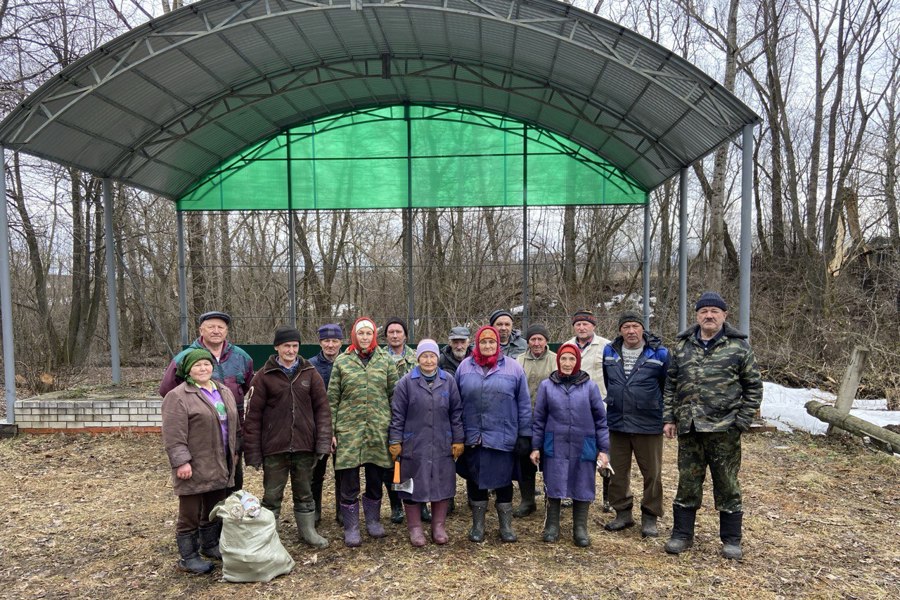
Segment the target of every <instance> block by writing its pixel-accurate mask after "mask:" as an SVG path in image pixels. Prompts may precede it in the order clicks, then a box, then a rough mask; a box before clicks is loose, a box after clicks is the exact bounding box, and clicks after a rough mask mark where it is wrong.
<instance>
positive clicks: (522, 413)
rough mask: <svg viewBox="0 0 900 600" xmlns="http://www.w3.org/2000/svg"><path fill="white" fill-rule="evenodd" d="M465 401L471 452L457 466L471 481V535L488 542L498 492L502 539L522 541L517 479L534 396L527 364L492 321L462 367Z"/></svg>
mask: <svg viewBox="0 0 900 600" xmlns="http://www.w3.org/2000/svg"><path fill="white" fill-rule="evenodd" d="M456 383H457V385H459V395H460V397H461V398H462V402H463V427H464V428H465V431H466V452H465V454H463V456H462V458H461V459H460V460H459V461H458V462H457V463H456V471H457V473H459V475H460V476H461V477H463V478H464V479H465V480H466V492H467V494H468V496H469V506H471V508H472V529H471V530H470V531H469V539H470V540H471V541H473V542H483V541H484V518H485V513H486V512H487V504H488V491H489V490H494V492H495V493H496V494H497V519H498V520H499V521H500V539H501V540H502V541H504V542H515V541H516V540H517V538H516V534H515V532H513V529H512V495H513V487H512V480H513V477H514V470H515V465H516V458H517V456H528V451H529V450H530V448H531V439H530V436H531V396H530V395H529V393H528V380H527V378H526V377H525V371H524V370H523V369H522V366H521V365H520V364H519V363H517V362H516V361H515V360H514V359H512V358H509V357H506V356H504V355H503V354H502V353H501V352H500V334H499V333H498V332H497V330H496V329H494V328H493V327H491V326H489V325H486V326H484V327H482V328H481V329H479V330H478V332H477V333H476V334H475V348H474V350H473V353H472V356H470V357H468V358H467V359H465V360H464V361H462V362H461V363H460V364H459V367H458V368H457V369H456Z"/></svg>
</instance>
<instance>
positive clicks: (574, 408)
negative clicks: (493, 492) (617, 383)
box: [531, 344, 609, 547]
mask: <svg viewBox="0 0 900 600" xmlns="http://www.w3.org/2000/svg"><path fill="white" fill-rule="evenodd" d="M556 366H557V370H556V371H554V372H553V373H551V374H550V377H549V378H548V379H545V380H544V381H543V382H541V386H540V387H539V388H538V393H537V401H536V403H535V406H534V425H533V435H532V438H531V444H532V448H533V449H534V450H533V451H532V453H531V460H532V462H534V464H535V465H537V464H539V463H542V466H543V471H544V487H545V488H546V492H547V517H546V520H545V521H544V533H543V538H544V541H545V542H555V541H557V540H558V539H559V506H560V500H561V499H562V498H571V499H572V501H573V502H572V521H573V529H572V538H573V540H574V541H575V545H576V546H581V547H585V546H590V545H591V539H590V537H589V536H588V530H587V520H588V508H589V507H590V504H591V502H593V501H594V496H595V482H596V479H595V477H596V476H595V474H594V473H595V469H596V467H597V465H598V463H599V464H600V465H606V464H608V462H609V458H608V456H607V452H608V451H609V430H608V429H607V427H606V409H605V408H604V406H603V398H602V397H601V396H600V389H599V388H598V387H597V384H596V383H594V382H593V381H591V377H590V375H588V374H587V372H586V371H582V370H581V352H580V351H579V350H578V347H577V346H576V345H575V344H563V345H562V346H560V348H559V350H557V352H556Z"/></svg>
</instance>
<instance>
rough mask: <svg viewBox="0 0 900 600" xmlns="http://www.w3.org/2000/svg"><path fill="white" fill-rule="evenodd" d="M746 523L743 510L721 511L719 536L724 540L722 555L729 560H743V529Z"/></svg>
mask: <svg viewBox="0 0 900 600" xmlns="http://www.w3.org/2000/svg"><path fill="white" fill-rule="evenodd" d="M743 523H744V513H742V512H733V513H729V512H720V513H719V538H721V540H722V556H723V557H725V558H727V559H729V560H741V559H743V558H744V552H743V550H741V529H742V527H743Z"/></svg>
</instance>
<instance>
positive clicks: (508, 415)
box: [456, 356, 531, 452]
mask: <svg viewBox="0 0 900 600" xmlns="http://www.w3.org/2000/svg"><path fill="white" fill-rule="evenodd" d="M456 384H457V385H458V386H459V395H460V397H461V398H462V403H463V427H464V428H465V432H466V445H469V446H479V445H480V446H484V447H485V448H493V449H494V450H501V451H504V452H512V450H513V448H514V447H515V444H516V438H517V437H518V436H529V435H531V396H530V395H529V394H528V381H527V380H526V379H525V371H524V370H523V369H522V366H521V365H520V364H519V363H517V362H516V361H515V360H513V359H511V358H509V357H506V356H500V359H499V360H498V361H497V364H496V365H494V366H493V367H492V368H491V369H490V371H488V373H487V374H485V373H484V370H483V369H482V368H481V367H480V366H478V365H477V364H476V363H475V360H474V358H473V357H471V356H470V357H469V358H467V359H465V360H464V361H462V362H461V363H460V365H459V368H458V369H457V370H456Z"/></svg>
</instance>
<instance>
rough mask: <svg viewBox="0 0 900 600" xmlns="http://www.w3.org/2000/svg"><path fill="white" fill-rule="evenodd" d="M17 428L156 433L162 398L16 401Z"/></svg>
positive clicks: (38, 430) (37, 430)
mask: <svg viewBox="0 0 900 600" xmlns="http://www.w3.org/2000/svg"><path fill="white" fill-rule="evenodd" d="M15 409H16V425H18V426H19V431H22V432H28V433H56V432H71V433H103V432H107V431H123V430H126V431H140V432H147V433H150V432H158V431H159V430H160V427H161V426H162V413H161V410H162V398H159V399H152V398H150V399H147V398H141V399H129V398H121V399H115V400H41V399H37V398H34V399H28V400H16V407H15Z"/></svg>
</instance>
